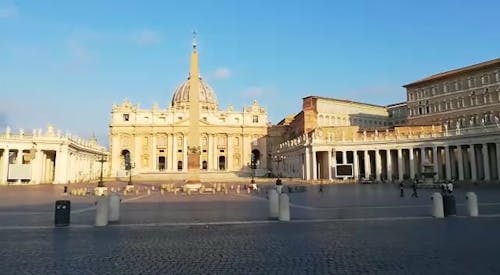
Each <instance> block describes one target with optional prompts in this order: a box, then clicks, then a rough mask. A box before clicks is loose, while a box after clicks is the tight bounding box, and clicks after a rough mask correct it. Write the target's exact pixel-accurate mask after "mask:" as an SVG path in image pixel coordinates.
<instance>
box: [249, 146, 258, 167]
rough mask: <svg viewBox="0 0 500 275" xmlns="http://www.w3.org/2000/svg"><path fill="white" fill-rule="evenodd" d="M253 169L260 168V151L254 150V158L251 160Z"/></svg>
mask: <svg viewBox="0 0 500 275" xmlns="http://www.w3.org/2000/svg"><path fill="white" fill-rule="evenodd" d="M250 164H251V168H252V169H257V167H259V166H260V151H259V150H257V149H253V150H252V158H251V163H250Z"/></svg>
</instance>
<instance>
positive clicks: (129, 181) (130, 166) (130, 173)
mask: <svg viewBox="0 0 500 275" xmlns="http://www.w3.org/2000/svg"><path fill="white" fill-rule="evenodd" d="M132 168H135V165H134V164H133V163H130V164H129V165H128V183H127V185H133V184H132Z"/></svg>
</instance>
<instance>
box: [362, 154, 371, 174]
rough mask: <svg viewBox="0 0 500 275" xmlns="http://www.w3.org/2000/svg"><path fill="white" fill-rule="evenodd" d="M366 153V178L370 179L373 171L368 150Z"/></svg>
mask: <svg viewBox="0 0 500 275" xmlns="http://www.w3.org/2000/svg"><path fill="white" fill-rule="evenodd" d="M364 154H365V178H366V179H370V174H371V173H372V169H371V166H370V154H369V153H368V150H365V151H364Z"/></svg>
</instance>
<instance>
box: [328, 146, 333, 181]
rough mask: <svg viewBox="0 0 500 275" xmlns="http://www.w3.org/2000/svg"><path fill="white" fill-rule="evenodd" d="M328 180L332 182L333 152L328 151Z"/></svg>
mask: <svg viewBox="0 0 500 275" xmlns="http://www.w3.org/2000/svg"><path fill="white" fill-rule="evenodd" d="M327 154H328V161H327V164H328V180H332V150H328V152H327Z"/></svg>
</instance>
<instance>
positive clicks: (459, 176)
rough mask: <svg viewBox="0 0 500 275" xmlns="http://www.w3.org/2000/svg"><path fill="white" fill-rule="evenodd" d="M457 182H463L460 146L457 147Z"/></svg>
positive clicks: (462, 161) (462, 159)
mask: <svg viewBox="0 0 500 275" xmlns="http://www.w3.org/2000/svg"><path fill="white" fill-rule="evenodd" d="M457 161H458V180H464V158H463V151H462V146H460V145H459V146H457Z"/></svg>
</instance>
